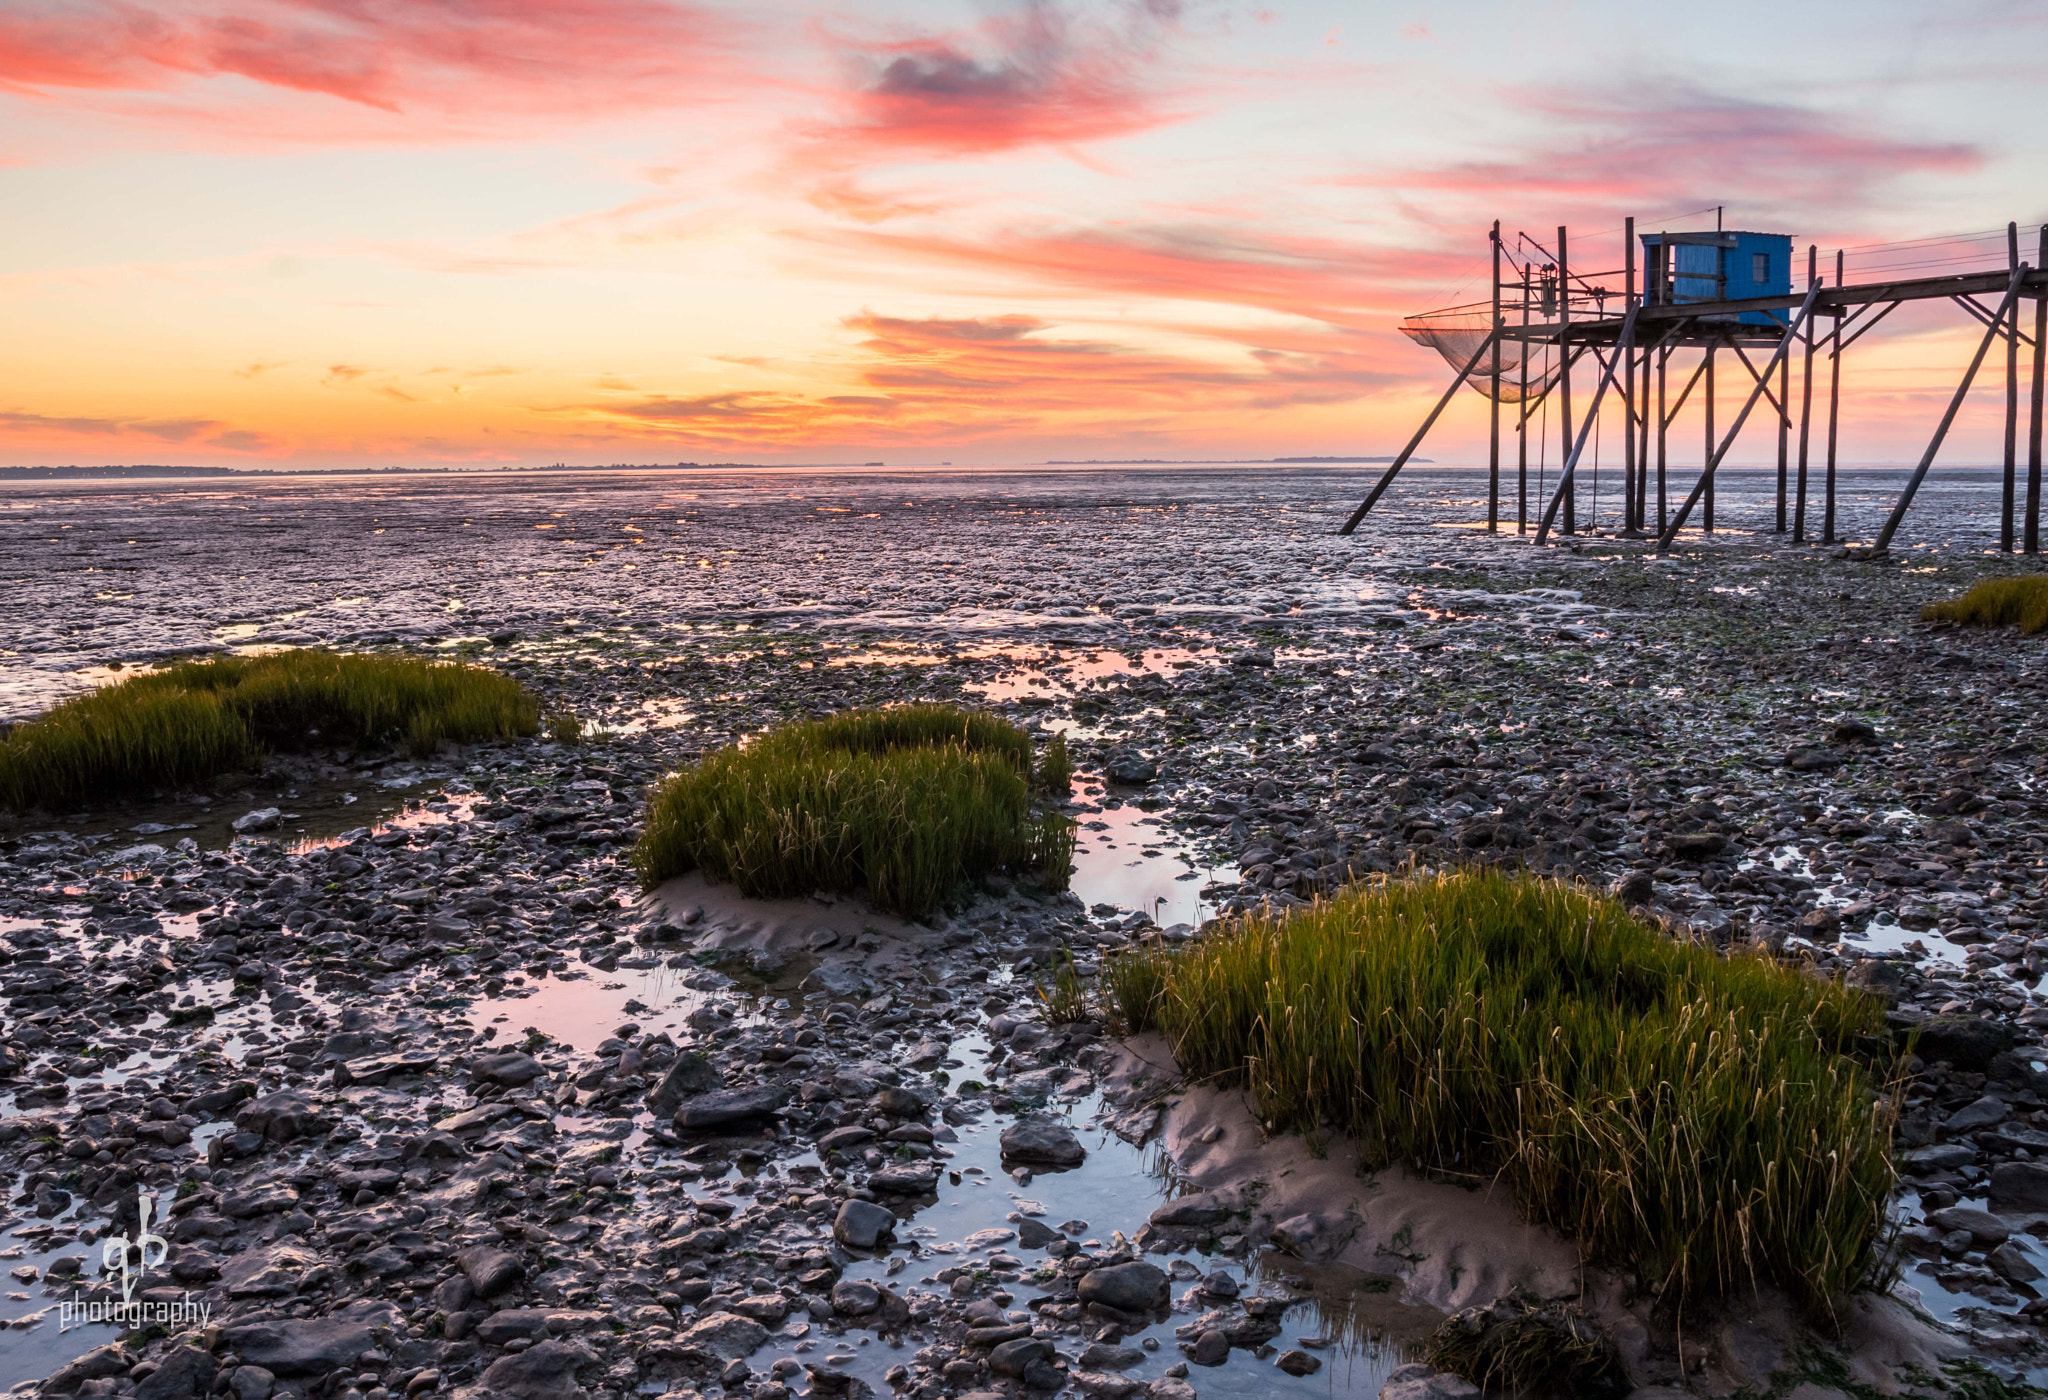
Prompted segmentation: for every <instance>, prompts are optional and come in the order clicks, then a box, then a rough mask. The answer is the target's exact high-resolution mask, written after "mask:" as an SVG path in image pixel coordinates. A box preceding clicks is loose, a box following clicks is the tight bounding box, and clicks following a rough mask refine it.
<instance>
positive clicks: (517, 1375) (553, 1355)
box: [481, 1341, 598, 1400]
mask: <svg viewBox="0 0 2048 1400" xmlns="http://www.w3.org/2000/svg"><path fill="white" fill-rule="evenodd" d="M597 1359H598V1358H597V1355H596V1353H594V1352H592V1351H591V1350H590V1349H589V1348H588V1347H585V1346H583V1345H582V1344H580V1343H577V1342H556V1341H547V1342H535V1343H534V1344H533V1345H532V1346H530V1347H528V1348H527V1349H526V1350H525V1351H522V1352H517V1353H515V1354H513V1355H511V1356H501V1357H499V1358H498V1359H497V1360H496V1361H493V1362H492V1363H491V1365H490V1369H488V1370H486V1371H485V1372H484V1374H483V1378H482V1381H481V1385H482V1389H483V1391H484V1393H485V1394H487V1395H491V1396H498V1395H509V1396H511V1397H513V1400H582V1397H583V1396H584V1395H585V1394H586V1392H585V1391H584V1389H583V1387H582V1386H580V1385H578V1384H577V1383H576V1372H577V1371H578V1370H579V1369H581V1368H582V1367H584V1366H590V1365H595V1364H596V1363H597Z"/></svg>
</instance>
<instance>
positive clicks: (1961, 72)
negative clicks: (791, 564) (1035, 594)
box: [0, 0, 2048, 467]
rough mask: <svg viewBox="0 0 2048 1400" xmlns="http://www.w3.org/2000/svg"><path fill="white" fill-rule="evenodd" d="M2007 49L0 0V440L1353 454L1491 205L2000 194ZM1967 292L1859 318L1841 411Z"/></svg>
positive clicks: (1770, 224) (856, 11)
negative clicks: (1881, 324) (0, 332)
mask: <svg viewBox="0 0 2048 1400" xmlns="http://www.w3.org/2000/svg"><path fill="white" fill-rule="evenodd" d="M2044 65H2048V8H2044V7H2043V6H2042V5H2041V4H2040V3H2038V0H2030V2H2029V3H2019V2H2017V0H2015V2H2012V3H2003V2H2001V3H1979V2H1977V0H1944V3H1941V4H1926V3H1922V4H1895V3H1886V2H1885V0H1861V2H1860V3H1857V4H1854V5H1851V4H1848V3H1843V2H1842V0H1814V3H1805V4H1789V5H1788V4H1783V3H1774V4H1759V3H1721V4H1715V5H1668V4H1667V5H1644V4H1640V3H1627V4H1618V3H1530V4H1520V5H1512V6H1509V5H1500V4H1441V3H1422V4H1388V5H1358V4H1348V5H1346V4H1311V3H1288V2H1287V0H1276V2H1275V3H1272V4H1249V5H1208V4H1200V3H1192V2H1190V3H1179V2H1178V0H1145V2H1144V3H1135V4H1112V3H1104V0H1096V2H1095V3H1090V4H1086V5H1078V4H1077V5H1072V6H1061V5H1056V4H1051V3H1044V4H1003V5H996V4H989V5H971V4H950V3H916V2H915V0H868V2H867V3H860V4H837V5H835V4H814V5H794V4H782V3H777V0H755V3H751V4H746V5H737V4H735V5H729V6H719V5H713V4H695V3H681V2H678V3H670V2H669V0H155V2H154V3H134V4H130V3H125V0H48V2H47V3H45V0H0V209H4V214H0V313H4V319H5V327H6V334H5V338H4V344H0V464H13V463H69V462H185V463H199V464H218V465H231V466H267V467H279V466H291V465H307V466H331V465H355V464H383V463H394V462H395V463H409V464H422V465H424V464H435V463H479V464H485V463H494V462H503V463H521V464H528V463H545V462H552V461H556V460H567V461H571V462H612V461H648V462H653V461H676V460H701V461H715V460H747V461H762V462H777V461H789V462H814V461H845V460H856V461H857V460H888V461H890V462H892V463H897V462H933V461H938V460H942V459H950V460H954V461H957V462H960V463H962V464H965V463H968V462H1029V461H1037V460H1043V459H1045V458H1047V457H1154V456H1162V457H1199V458H1208V457H1230V456H1237V455H1249V456H1258V457H1266V456H1276V455H1299V454H1350V453H1385V452H1391V451H1393V450H1395V448H1397V447H1398V446H1399V445H1400V442H1401V440H1402V439H1403V438H1405V437H1406V435H1407V433H1408V432H1409V431H1410V430H1411V428H1412V426H1413V424H1414V422H1415V421H1416V420H1417V419H1418V418H1419V416H1420V415H1421V413H1422V412H1424V411H1426V408H1427V406H1428V403H1429V402H1430V401H1431V400H1432V399H1433V398H1434V396H1435V394H1437V393H1439V392H1441V389H1442V386H1443V385H1444V384H1445V383H1446V382H1447V381H1448V377H1449V370H1448V369H1447V367H1446V366H1445V365H1444V363H1443V361H1442V360H1440V359H1439V358H1437V357H1436V356H1435V355H1434V354H1432V353H1430V352H1428V351H1426V350H1423V349H1421V348H1419V347H1417V346H1415V345H1413V344H1411V343H1409V342H1408V341H1406V340H1405V339H1403V338H1402V337H1401V336H1400V335H1399V334H1397V333H1396V331H1395V326H1396V325H1397V323H1398V322H1399V321H1400V319H1401V317H1403V316H1404V315H1407V314H1409V313H1411V312H1415V311H1420V310H1424V309H1427V308H1430V307H1435V306H1441V305H1446V304H1449V303H1452V302H1458V301H1466V300H1471V299H1473V298H1474V297H1477V296H1483V295H1484V292H1485V278H1486V243H1485V230H1486V227H1487V225H1488V223H1489V222H1490V221H1491V220H1492V219H1493V218H1495V217H1498V218H1500V219H1501V220H1503V223H1504V225H1505V227H1506V228H1507V230H1508V231H1509V233H1510V236H1512V234H1513V233H1514V231H1516V230H1518V229H1527V230H1530V231H1531V232H1540V233H1541V234H1542V235H1544V236H1545V237H1546V238H1547V237H1548V236H1549V234H1550V232H1551V231H1552V230H1554V228H1555V227H1556V225H1558V224H1559V223H1567V224H1570V225H1571V226H1572V227H1573V230H1574V233H1573V240H1574V244H1575V247H1576V248H1577V249H1580V250H1582V251H1580V252H1579V254H1578V258H1580V259H1584V260H1586V261H1587V262H1590V263H1593V264H1595V265H1598V266H1603V267H1604V266H1612V265H1615V264H1616V263H1618V261H1619V256H1620V232H1619V226H1620V222H1621V218H1622V217H1623V216H1624V215H1628V214H1634V215H1636V216H1637V217H1638V218H1640V219H1642V220H1644V221H1645V222H1646V224H1647V226H1649V227H1657V226H1659V225H1660V224H1668V226H1671V227H1681V226H1687V225H1692V226H1699V225H1701V224H1703V225H1704V226H1706V227H1712V220H1713V215H1712V214H1711V212H1709V213H1706V214H1704V215H1700V214H1699V213H1697V211H1699V210H1701V209H1703V208H1708V207H1710V206H1713V205H1716V204H1723V205H1726V206H1728V220H1729V225H1730V226H1731V227H1742V228H1761V229H1769V230H1775V231H1782V232H1789V233H1792V234H1794V235H1795V237H1796V238H1797V239H1798V242H1799V245H1800V247H1801V248H1802V250H1803V248H1804V246H1805V245H1806V244H1807V243H1808V242H1817V243H1819V244H1820V245H1821V247H1822V248H1823V249H1832V248H1834V247H1835V246H1837V245H1863V244H1871V243H1877V242H1882V241H1886V240H1896V239H1907V238H1917V237H1921V236H1925V235H1932V234H1950V233H1964V232H1975V231H1981V230H1988V229H1993V228H2002V227H2003V225H2004V224H2005V222H2006V221H2007V220H2008V219H2017V220H2019V221H2020V222H2021V224H2022V226H2023V228H2024V227H2027V226H2028V225H2030V224H2031V225H2038V224H2039V223H2040V222H2041V221H2042V220H2043V219H2044V218H2048V140H2044V139H2043V137H2042V134H2041V133H2042V131H2043V130H2044V121H2043V118H2044V117H2048V98H2044V96H2043V93H2044V91H2048V86H2044V84H2043V83H2042V82H2041V80H2040V74H2041V72H2042V71H2043V69H2044ZM2033 237H2034V235H2033V234H2032V232H2031V231H2030V232H2029V234H2028V244H2027V255H2028V256H2029V257H2031V256H2033V253H2032V239H2033ZM1975 339H1976V333H1975V330H1974V328H1973V324H1972V323H1971V322H1969V321H1968V320H1967V319H1966V318H1965V317H1964V316H1963V315H1962V313H1961V312H1959V311H1957V310H1955V309H1954V308H1953V307H1948V308H1946V309H1945V310H1941V311H1933V310H1929V311H1923V312H1918V313H1915V314H1911V315H1909V314H1907V313H1904V312H1902V313H1901V314H1899V315H1897V316H1894V317H1893V318H1891V320H1890V321H1888V322H1887V323H1886V326H1885V331H1884V332H1881V333H1880V334H1879V335H1875V336H1873V337H1871V338H1870V339H1869V340H1867V341H1864V342H1861V343H1860V344H1859V345H1858V346H1857V348H1856V350H1855V351H1854V352H1853V353H1852V359H1851V361H1850V375H1849V379H1848V383H1849V384H1850V386H1851V392H1850V395H1849V398H1848V412H1847V418H1846V422H1847V423H1848V425H1849V428H1848V431H1847V433H1846V436H1845V442H1846V452H1847V454H1848V456H1849V457H1850V458H1851V459H1854V460H1864V461H1873V460H1898V459H1900V458H1902V457H1905V458H1910V457H1911V456H1913V455H1916V454H1917V452H1918V451H1919V449H1920V447H1921V445H1922V444H1923V443H1924V440H1925V437H1926V434H1927V432H1928V430H1929V429H1930V428H1931V426H1932V424H1933V421H1934V419H1935V418H1936V417H1938V416H1939V413H1940V408H1941V403H1942V400H1943V399H1944V398H1945V396H1946V394H1947V393H1948V392H1949V391H1950V390H1952V388H1953V385H1954V380H1955V377H1956V374H1957V373H1958V371H1959V369H1960V366H1961V365H1962V363H1963V362H1964V361H1965V360H1966V359H1967V357H1968V355H1969V352H1970V350H1971V349H1972V348H1974V345H1975ZM1997 363H1998V364H1999V365H2001V366H2002V357H2000V358H1998V359H1997ZM1997 382H1998V381H1997V377H1996V376H1995V375H1993V376H1991V377H1989V378H1987V379H1986V380H1985V381H1984V388H1983V391H1982V392H1981V393H1980V395H1979V396H1978V399H1977V400H1975V401H1973V405H1972V408H1971V411H1970V413H1969V415H1968V416H1967V418H1966V419H1965V421H1964V422H1963V424H1962V425H1961V428H1960V430H1959V431H1960V436H1959V437H1958V438H1957V439H1956V440H1955V441H1956V446H1955V451H1954V452H1953V453H1952V454H1950V455H1949V456H1948V457H1947V458H1945V460H1986V459H1987V458H1988V456H1989V454H1991V453H1992V452H1993V451H1995V448H1994V445H1993V444H1994V439H1995V437H1996V435H1997V424H1998V418H1997V410H1996V404H1995V401H1996V400H1999V399H2000V397H2001V396H2000V393H1999V390H1998V388H1997ZM1483 424H1484V412H1483V401H1481V400H1480V399H1479V398H1478V397H1477V396H1476V395H1469V394H1468V395H1466V396H1465V401H1464V402H1463V403H1461V404H1460V406H1459V409H1458V412H1457V414H1456V415H1454V416H1453V417H1452V418H1451V419H1449V420H1447V423H1446V428H1445V432H1444V436H1443V437H1442V438H1441V439H1440V440H1438V441H1434V442H1433V443H1432V447H1431V449H1430V451H1429V454H1428V455H1431V456H1434V457H1437V458H1438V459H1453V458H1457V457H1458V456H1459V455H1460V453H1461V452H1463V453H1466V454H1469V453H1470V452H1471V450H1472V448H1473V446H1474V444H1476V443H1477V442H1478V440H1479V436H1478V434H1479V431H1480V430H1481V428H1482V427H1483ZM1763 450H1764V440H1763V439H1762V438H1761V437H1759V438H1758V439H1757V445H1756V450H1755V452H1754V453H1752V454H1744V455H1748V456H1760V455H1761V454H1762V452H1763ZM1468 459H1469V458H1468Z"/></svg>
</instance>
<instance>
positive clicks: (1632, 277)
mask: <svg viewBox="0 0 2048 1400" xmlns="http://www.w3.org/2000/svg"><path fill="white" fill-rule="evenodd" d="M1621 239H1622V267H1623V269H1624V272H1623V279H1624V280H1623V287H1624V293H1623V300H1622V306H1623V308H1624V309H1625V310H1632V309H1633V308H1634V307H1635V305H1636V221H1635V220H1634V219H1629V220H1627V221H1626V222H1625V223H1624V225H1623V227H1622V235H1621ZM1616 353H1617V354H1619V355H1620V356H1621V426H1622V433H1621V448H1622V457H1621V468H1622V470H1621V533H1622V534H1623V535H1627V534H1630V533H1632V532H1633V531H1634V530H1635V528H1636V347H1635V338H1634V337H1633V336H1631V337H1629V338H1628V339H1626V340H1624V341H1623V342H1622V343H1621V345H1620V346H1618V347H1617V349H1616Z"/></svg>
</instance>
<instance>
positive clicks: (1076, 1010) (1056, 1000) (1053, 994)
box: [1034, 949, 1095, 1026]
mask: <svg viewBox="0 0 2048 1400" xmlns="http://www.w3.org/2000/svg"><path fill="white" fill-rule="evenodd" d="M1034 990H1036V991H1037V993H1038V1003H1039V1005H1041V1006H1043V1007H1044V1008H1045V1019H1046V1021H1047V1022H1048V1023H1049V1024H1051V1025H1055V1026H1064V1025H1069V1024H1071V1023H1073V1022H1075V1021H1086V1020H1088V1019H1089V1018H1090V1017H1092V1016H1093V1015H1094V1014H1095V1006H1094V998H1092V997H1091V996H1089V994H1088V987H1087V984H1086V983H1084V982H1083V981H1082V980H1081V969H1079V968H1078V967H1076V966H1074V954H1073V950H1071V949H1061V950H1060V957H1059V960H1058V961H1057V962H1056V963H1055V964H1054V965H1053V970H1052V980H1051V981H1049V982H1048V981H1046V980H1045V979H1044V978H1039V979H1038V980H1037V981H1036V983H1035V984H1034Z"/></svg>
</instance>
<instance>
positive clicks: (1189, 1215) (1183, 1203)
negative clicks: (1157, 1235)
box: [1151, 1193, 1236, 1230]
mask: <svg viewBox="0 0 2048 1400" xmlns="http://www.w3.org/2000/svg"><path fill="white" fill-rule="evenodd" d="M1235 1213H1236V1210H1235V1208H1234V1206H1233V1205H1232V1203H1231V1202H1229V1201H1228V1200H1226V1199H1225V1198H1223V1197H1221V1196H1218V1195H1215V1194H1214V1193H1205V1194H1203V1195H1200V1196H1182V1197H1181V1198H1180V1199H1179V1200H1177V1201H1168V1202H1167V1203H1166V1204H1165V1205H1163V1206H1160V1207H1159V1208H1158V1209H1156V1210H1154V1211H1153V1212H1152V1217H1151V1218H1152V1223H1153V1224H1154V1225H1166V1226H1172V1227H1174V1228H1186V1229H1197V1230H1207V1229H1213V1228H1214V1227H1215V1226H1218V1225H1221V1224H1224V1223H1225V1222H1226V1221H1228V1220H1229V1219H1230V1217H1231V1216H1232V1215H1234V1214H1235Z"/></svg>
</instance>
